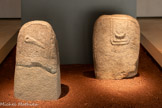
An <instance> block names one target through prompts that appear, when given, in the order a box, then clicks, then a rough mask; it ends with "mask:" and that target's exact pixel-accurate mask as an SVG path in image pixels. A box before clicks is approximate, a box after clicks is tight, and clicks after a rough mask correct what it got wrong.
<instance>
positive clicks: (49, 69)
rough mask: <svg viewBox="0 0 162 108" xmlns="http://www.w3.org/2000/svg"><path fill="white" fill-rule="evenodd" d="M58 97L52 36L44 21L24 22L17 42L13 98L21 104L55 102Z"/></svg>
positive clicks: (58, 75) (55, 46)
mask: <svg viewBox="0 0 162 108" xmlns="http://www.w3.org/2000/svg"><path fill="white" fill-rule="evenodd" d="M60 94H61V83H60V63H59V53H58V46H57V40H56V35H55V33H54V31H53V29H52V27H51V25H50V24H49V23H47V22H45V21H31V22H28V23H26V24H24V25H23V27H22V28H21V29H20V32H19V35H18V39H17V49H16V67H15V77H14V96H15V97H16V98H18V99H22V100H57V99H58V98H59V97H60Z"/></svg>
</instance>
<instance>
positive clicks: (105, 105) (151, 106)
mask: <svg viewBox="0 0 162 108" xmlns="http://www.w3.org/2000/svg"><path fill="white" fill-rule="evenodd" d="M14 65H15V48H14V49H13V50H12V52H11V53H10V54H9V55H8V57H7V58H6V59H5V61H4V62H3V63H2V64H1V65H0V107H1V106H2V104H4V105H7V104H13V105H10V107H11V106H14V105H19V106H29V105H31V104H34V105H36V106H37V107H41V108H42V107H43V108H46V107H47V108H49V107H51V108H132V107H133V108H134V107H136V108H161V107H162V70H161V68H160V66H159V65H158V64H157V63H156V62H155V61H154V60H153V59H152V57H151V56H150V55H149V54H148V53H147V52H146V50H145V49H144V48H143V47H141V51H140V60H139V75H138V76H137V77H135V78H132V79H123V80H97V79H95V78H94V70H93V66H92V65H61V83H62V95H61V97H60V99H59V100H57V101H22V100H18V99H15V98H14V96H13V84H14V81H13V77H14ZM31 106H32V105H31Z"/></svg>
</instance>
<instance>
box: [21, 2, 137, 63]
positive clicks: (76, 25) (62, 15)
mask: <svg viewBox="0 0 162 108" xmlns="http://www.w3.org/2000/svg"><path fill="white" fill-rule="evenodd" d="M102 14H128V15H131V16H133V17H136V0H22V21H23V23H25V22H27V21H31V20H45V21H48V22H49V23H50V24H51V25H52V26H53V29H54V31H55V33H56V36H57V40H58V42H59V52H60V60H61V64H89V63H92V62H93V59H92V34H93V25H94V22H95V20H96V19H97V18H98V17H99V16H100V15H102Z"/></svg>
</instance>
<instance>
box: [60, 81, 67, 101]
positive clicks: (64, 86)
mask: <svg viewBox="0 0 162 108" xmlns="http://www.w3.org/2000/svg"><path fill="white" fill-rule="evenodd" d="M68 92H69V87H68V86H67V85H65V84H61V95H60V98H59V99H61V98H63V97H65V96H66V95H67V94H68Z"/></svg>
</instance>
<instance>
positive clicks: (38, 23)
mask: <svg viewBox="0 0 162 108" xmlns="http://www.w3.org/2000/svg"><path fill="white" fill-rule="evenodd" d="M30 25H43V26H46V27H47V28H49V29H52V26H51V25H50V24H49V23H48V22H46V21H42V20H34V21H29V22H27V23H25V24H24V25H23V26H22V28H21V30H23V29H25V28H26V27H28V26H30ZM21 30H20V31H21Z"/></svg>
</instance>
